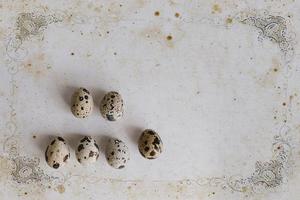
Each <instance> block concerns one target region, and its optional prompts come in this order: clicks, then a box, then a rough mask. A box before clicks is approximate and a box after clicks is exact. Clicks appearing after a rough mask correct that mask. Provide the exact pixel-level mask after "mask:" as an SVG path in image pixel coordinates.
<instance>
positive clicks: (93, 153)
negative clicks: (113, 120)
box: [75, 136, 99, 165]
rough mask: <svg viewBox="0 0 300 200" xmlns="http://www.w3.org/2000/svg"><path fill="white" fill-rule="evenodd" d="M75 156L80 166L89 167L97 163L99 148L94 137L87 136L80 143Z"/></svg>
mask: <svg viewBox="0 0 300 200" xmlns="http://www.w3.org/2000/svg"><path fill="white" fill-rule="evenodd" d="M75 154H76V157H77V160H78V162H79V163H80V164H82V165H89V164H92V163H94V162H96V161H97V159H98V157H99V146H98V145H97V143H96V141H95V140H94V139H93V138H92V137H89V136H85V137H84V138H82V139H81V140H80V141H79V144H78V146H77V148H76V153H75Z"/></svg>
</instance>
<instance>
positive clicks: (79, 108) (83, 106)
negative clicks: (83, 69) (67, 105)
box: [71, 88, 94, 118]
mask: <svg viewBox="0 0 300 200" xmlns="http://www.w3.org/2000/svg"><path fill="white" fill-rule="evenodd" d="M93 107H94V102H93V97H92V96H91V95H90V92H89V91H88V90H87V89H85V88H79V89H78V90H76V91H75V92H74V94H73V96H72V107H71V111H72V113H73V115H74V116H75V117H77V118H86V117H88V116H89V115H90V114H91V113H92V111H93Z"/></svg>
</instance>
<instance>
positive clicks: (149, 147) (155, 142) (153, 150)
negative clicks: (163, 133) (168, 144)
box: [138, 129, 163, 159]
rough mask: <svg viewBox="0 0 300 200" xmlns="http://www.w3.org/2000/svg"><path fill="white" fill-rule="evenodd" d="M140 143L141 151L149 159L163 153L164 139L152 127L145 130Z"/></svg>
mask: <svg viewBox="0 0 300 200" xmlns="http://www.w3.org/2000/svg"><path fill="white" fill-rule="evenodd" d="M138 143H139V151H140V153H141V154H142V156H143V157H145V158H147V159H155V158H157V157H158V156H159V155H160V154H161V153H162V150H163V143H162V140H161V138H160V137H159V135H158V134H157V133H156V132H155V131H153V130H151V129H146V130H144V131H143V133H142V135H141V136H140V139H139V142H138Z"/></svg>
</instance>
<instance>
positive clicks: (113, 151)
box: [106, 139, 130, 169]
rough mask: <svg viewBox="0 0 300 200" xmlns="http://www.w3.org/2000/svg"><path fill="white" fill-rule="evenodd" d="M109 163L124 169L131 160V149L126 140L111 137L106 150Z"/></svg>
mask: <svg viewBox="0 0 300 200" xmlns="http://www.w3.org/2000/svg"><path fill="white" fill-rule="evenodd" d="M106 159H107V162H108V164H110V165H111V166H112V167H114V168H116V169H122V168H124V167H125V166H126V164H127V162H128V161H129V159H130V158H129V149H128V147H127V146H126V144H125V143H124V142H122V141H121V140H118V139H109V141H108V145H107V151H106Z"/></svg>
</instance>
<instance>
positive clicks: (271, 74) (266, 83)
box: [258, 58, 282, 87]
mask: <svg viewBox="0 0 300 200" xmlns="http://www.w3.org/2000/svg"><path fill="white" fill-rule="evenodd" d="M281 68H282V66H281V63H280V62H279V60H278V59H277V58H273V59H272V66H271V67H270V68H269V69H268V71H267V72H266V73H265V74H264V75H263V76H262V77H261V78H259V79H258V83H259V84H260V85H261V86H263V87H273V86H274V85H275V84H276V81H277V78H278V76H279V74H280V73H279V72H280V71H281Z"/></svg>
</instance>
